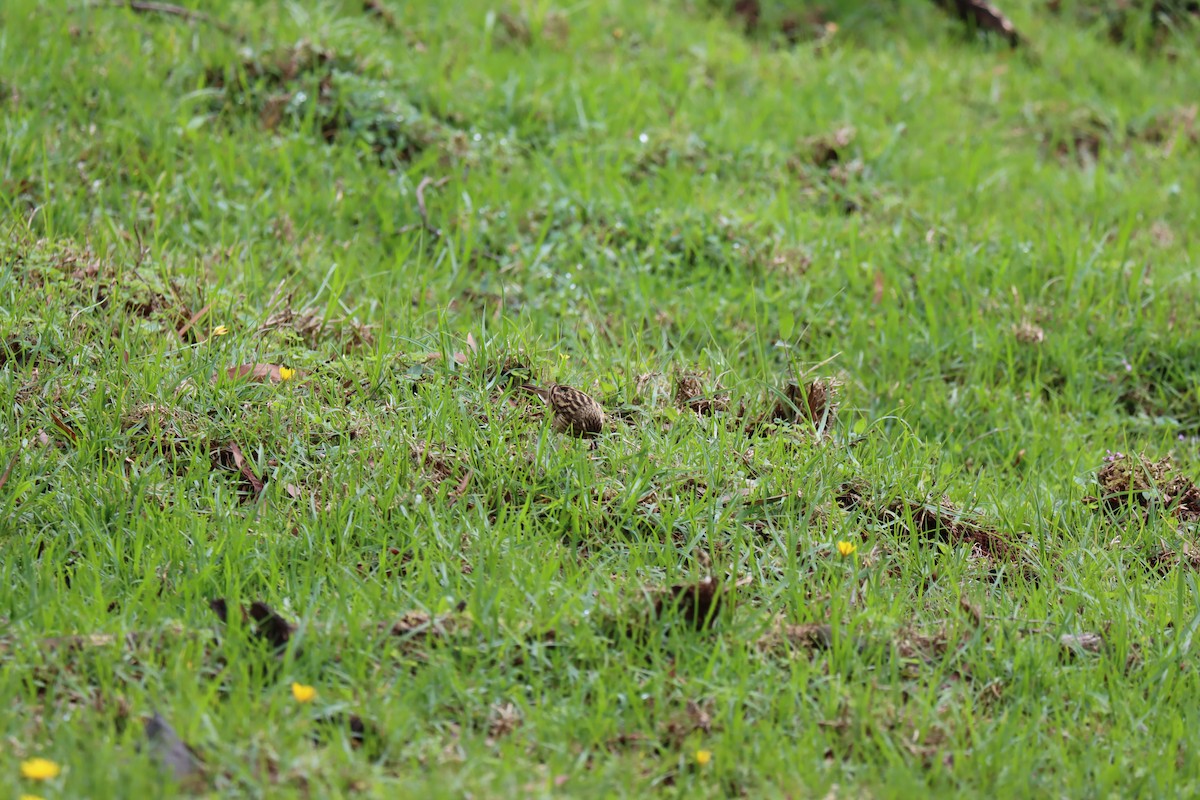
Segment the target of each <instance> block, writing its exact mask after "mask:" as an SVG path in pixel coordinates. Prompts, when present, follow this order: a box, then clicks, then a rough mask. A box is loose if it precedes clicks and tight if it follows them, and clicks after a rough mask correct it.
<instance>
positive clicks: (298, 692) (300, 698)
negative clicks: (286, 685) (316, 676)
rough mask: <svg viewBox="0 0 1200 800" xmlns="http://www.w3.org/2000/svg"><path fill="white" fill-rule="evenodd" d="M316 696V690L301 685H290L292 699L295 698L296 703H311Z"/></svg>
mask: <svg viewBox="0 0 1200 800" xmlns="http://www.w3.org/2000/svg"><path fill="white" fill-rule="evenodd" d="M316 696H317V690H316V689H314V688H313V687H311V686H305V685H304V684H303V683H293V684H292V697H294V698H296V702H297V703H311V702H312V701H313V698H314V697H316Z"/></svg>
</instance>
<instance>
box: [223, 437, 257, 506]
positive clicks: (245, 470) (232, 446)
mask: <svg viewBox="0 0 1200 800" xmlns="http://www.w3.org/2000/svg"><path fill="white" fill-rule="evenodd" d="M229 452H230V453H232V454H233V465H234V466H235V467H237V469H238V471H239V472H241V473H242V477H244V478H245V479H246V481H247V482H248V483H249V484H250V487H251V488H252V489H253V490H254V493H255V494H260V493H261V492H262V490H263V482H262V481H260V480H259V479H258V476H257V475H255V474H254V470H253V469H251V468H250V463H249V462H248V461H246V457H245V456H244V455H242V448H240V447H238V444H237V442H230V443H229Z"/></svg>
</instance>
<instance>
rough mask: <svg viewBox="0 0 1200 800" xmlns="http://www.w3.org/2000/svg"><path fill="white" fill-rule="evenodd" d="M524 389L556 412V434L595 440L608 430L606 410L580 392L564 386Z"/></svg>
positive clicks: (528, 386) (556, 384)
mask: <svg viewBox="0 0 1200 800" xmlns="http://www.w3.org/2000/svg"><path fill="white" fill-rule="evenodd" d="M521 388H522V389H524V390H525V391H527V392H533V393H534V394H536V395H537V396H538V397H540V398H542V399H543V400H545V401H546V402H547V403H549V404H550V408H551V410H553V411H554V430H555V431H557V432H558V433H569V434H571V435H572V436H581V437H585V438H591V437H594V436H597V435H599V433H600V431H601V430H603V429H604V421H605V416H604V409H603V408H601V407H600V404H599V403H597V402H596V401H595V400H593V399H592V398H591V397H589V396H588V395H586V394H584V393H583V392H581V391H579V390H578V389H575V388H573V387H571V386H564V385H563V384H561V383H552V384H550V386H548V387H547V388H544V389H543V388H542V387H540V386H534V385H532V384H528V383H526V384H523V385H522V386H521Z"/></svg>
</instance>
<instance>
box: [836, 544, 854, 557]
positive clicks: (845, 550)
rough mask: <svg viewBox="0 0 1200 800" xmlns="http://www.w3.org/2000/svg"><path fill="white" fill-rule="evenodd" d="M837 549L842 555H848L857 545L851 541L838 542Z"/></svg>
mask: <svg viewBox="0 0 1200 800" xmlns="http://www.w3.org/2000/svg"><path fill="white" fill-rule="evenodd" d="M837 549H838V552H839V553H841V554H842V555H844V556H848V555H852V554H853V553H854V551H855V550H857V549H858V547H856V546H855V545H854V544H852V543H851V542H838V543H837Z"/></svg>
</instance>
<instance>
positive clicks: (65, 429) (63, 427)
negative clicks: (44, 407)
mask: <svg viewBox="0 0 1200 800" xmlns="http://www.w3.org/2000/svg"><path fill="white" fill-rule="evenodd" d="M50 419H51V421H53V422H54V425H55V427H57V428H58V429H59V430H60V431H62V432H63V433H65V434H66V435H67V438H69V439H70V440H71V442H72V443H75V442H77V441H78V440H79V437H78V436H76V435H75V431H74V429H72V428H71V426H70V425H68V424H67V423H65V422H63V421H62V419H60V418H59V416H58V415H57V414H55V413H54V412H53V411H51V412H50Z"/></svg>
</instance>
